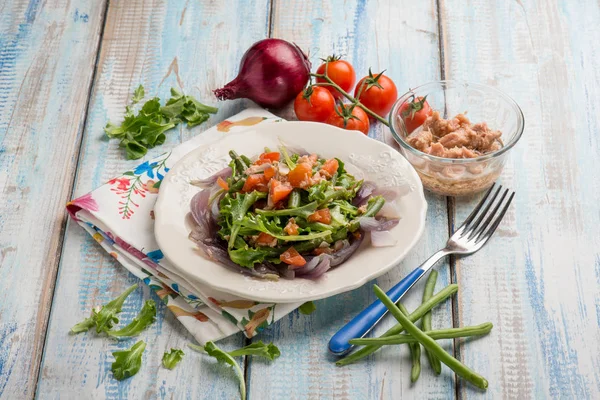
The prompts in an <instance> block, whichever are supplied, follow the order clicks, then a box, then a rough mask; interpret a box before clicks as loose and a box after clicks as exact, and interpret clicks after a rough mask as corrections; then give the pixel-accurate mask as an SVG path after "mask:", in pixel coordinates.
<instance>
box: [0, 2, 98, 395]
mask: <svg viewBox="0 0 600 400" xmlns="http://www.w3.org/2000/svg"><path fill="white" fill-rule="evenodd" d="M104 4H105V2H104V1H88V0H76V1H71V2H64V1H55V0H50V1H45V2H41V1H39V0H32V1H24V0H23V1H22V0H16V1H2V2H0V10H1V11H0V193H2V194H1V196H0V398H10V399H20V398H29V397H31V396H33V393H34V392H35V385H36V381H37V376H38V368H39V362H40V358H41V356H42V349H43V345H44V337H45V333H46V326H47V322H48V316H49V312H50V304H51V300H52V294H53V289H54V281H55V276H56V271H57V267H58V260H59V258H60V257H59V255H60V248H61V244H62V240H63V233H64V224H65V214H66V213H65V212H64V205H65V202H66V201H67V200H68V198H69V196H70V194H71V187H72V183H73V177H74V173H75V163H76V160H77V153H78V150H79V143H80V138H81V130H82V124H83V121H84V117H85V111H86V107H87V99H88V94H89V91H90V84H91V81H92V75H93V70H94V62H95V60H96V54H97V48H98V42H99V33H100V31H101V28H102V25H103V21H104V8H105V7H104ZM66 54H68V56H65V55H66Z"/></svg>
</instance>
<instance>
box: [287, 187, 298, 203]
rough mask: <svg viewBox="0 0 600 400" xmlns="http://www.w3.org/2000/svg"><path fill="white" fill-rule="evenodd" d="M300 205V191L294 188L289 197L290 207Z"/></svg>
mask: <svg viewBox="0 0 600 400" xmlns="http://www.w3.org/2000/svg"><path fill="white" fill-rule="evenodd" d="M297 207H300V191H299V190H298V189H294V190H292V193H290V198H289V199H288V208H297Z"/></svg>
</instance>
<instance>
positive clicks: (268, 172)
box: [265, 167, 275, 181]
mask: <svg viewBox="0 0 600 400" xmlns="http://www.w3.org/2000/svg"><path fill="white" fill-rule="evenodd" d="M274 176H275V168H273V167H269V168H267V169H265V179H267V181H268V180H269V179H271V178H272V177H274Z"/></svg>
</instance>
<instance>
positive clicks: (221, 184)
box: [217, 177, 229, 190]
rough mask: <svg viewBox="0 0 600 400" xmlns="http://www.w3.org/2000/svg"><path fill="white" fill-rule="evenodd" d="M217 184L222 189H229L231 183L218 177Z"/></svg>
mask: <svg viewBox="0 0 600 400" xmlns="http://www.w3.org/2000/svg"><path fill="white" fill-rule="evenodd" d="M217 184H218V185H219V186H220V187H221V189H223V190H229V185H228V184H227V182H225V180H224V179H223V178H221V177H218V178H217Z"/></svg>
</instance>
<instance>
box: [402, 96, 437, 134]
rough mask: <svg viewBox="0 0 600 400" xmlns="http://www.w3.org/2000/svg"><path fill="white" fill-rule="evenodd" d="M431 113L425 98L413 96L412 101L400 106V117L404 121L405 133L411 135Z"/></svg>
mask: <svg viewBox="0 0 600 400" xmlns="http://www.w3.org/2000/svg"><path fill="white" fill-rule="evenodd" d="M431 113H432V110H431V107H430V106H429V103H427V96H425V97H417V98H415V97H414V96H413V98H412V100H411V101H410V102H408V103H404V104H402V106H401V107H400V117H401V118H402V120H403V121H404V126H406V131H407V133H411V132H412V131H414V130H415V129H417V128H418V127H420V126H421V125H423V122H425V120H426V119H427V117H429V116H430V115H431Z"/></svg>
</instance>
